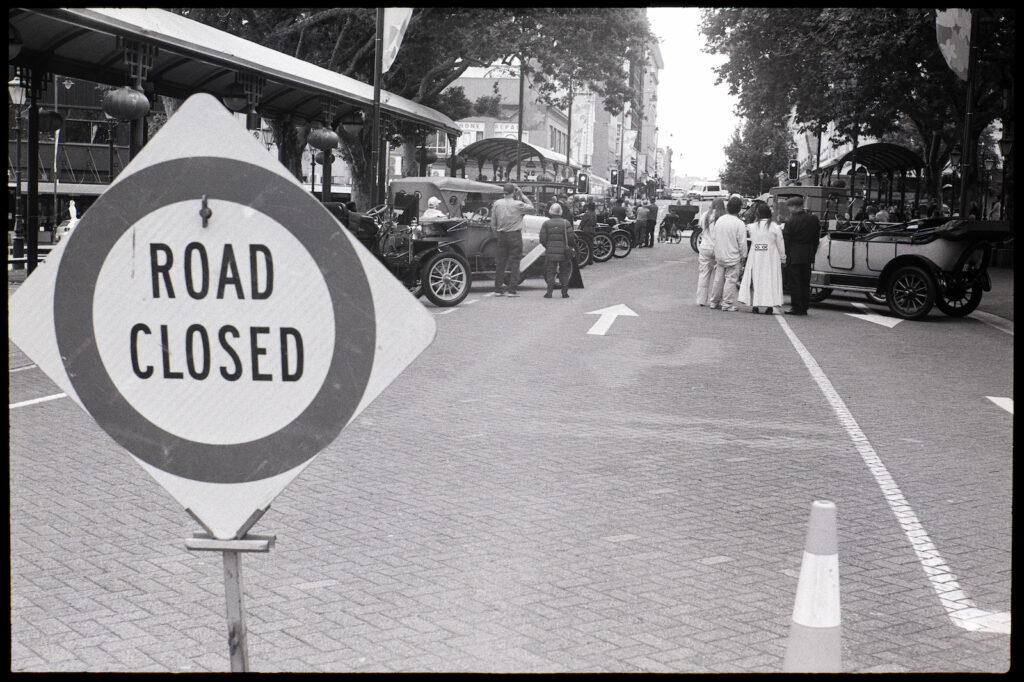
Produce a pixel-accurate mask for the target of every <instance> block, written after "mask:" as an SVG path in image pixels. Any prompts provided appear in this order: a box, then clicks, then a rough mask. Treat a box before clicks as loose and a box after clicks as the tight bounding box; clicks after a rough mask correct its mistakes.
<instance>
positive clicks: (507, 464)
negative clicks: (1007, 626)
mask: <svg viewBox="0 0 1024 682" xmlns="http://www.w3.org/2000/svg"><path fill="white" fill-rule="evenodd" d="M695 270H696V260H695V254H693V252H692V251H691V250H690V249H689V247H688V246H687V245H685V244H683V245H660V244H659V245H657V246H656V248H654V249H641V250H639V251H636V252H634V254H632V255H631V256H629V257H628V258H626V259H622V260H619V259H613V261H611V262H609V263H605V264H600V265H594V266H591V267H588V268H586V269H584V270H583V271H582V274H583V279H584V282H585V284H586V288H585V289H582V290H573V291H572V292H571V294H572V298H570V299H569V300H561V299H558V298H556V299H552V300H545V299H542V298H541V293H542V284H541V283H540V282H539V281H534V280H531V281H530V282H528V283H527V285H526V286H524V287H523V288H522V293H523V296H522V297H521V298H519V299H508V298H495V297H493V296H488V295H484V294H483V292H485V291H487V290H488V289H487V288H486V287H485V286H483V285H480V286H477V287H476V289H475V293H472V294H471V295H470V298H469V299H467V301H465V302H464V303H463V304H462V305H460V306H458V307H457V308H452V309H437V308H433V307H431V308H430V310H431V311H432V312H434V313H435V314H436V315H437V317H436V318H435V319H436V321H437V326H438V331H437V337H436V339H435V341H434V343H433V344H432V345H431V346H430V347H429V348H428V349H427V350H426V352H424V353H423V355H421V356H420V358H418V359H417V361H416V362H415V363H414V364H413V365H412V366H411V367H410V368H409V369H408V370H407V371H406V372H405V373H404V374H402V375H401V376H400V377H399V378H398V379H397V380H396V381H395V382H394V383H393V384H392V385H391V386H390V387H389V388H388V389H387V390H386V391H385V392H384V393H383V394H382V395H381V396H380V397H379V398H378V399H377V400H376V401H375V402H374V403H373V404H371V405H370V407H369V408H368V409H367V410H366V411H365V412H364V413H363V414H362V415H361V416H360V417H359V418H358V419H357V420H356V421H355V422H353V424H351V425H350V426H349V427H348V428H347V429H346V430H345V431H344V432H343V433H342V435H341V437H340V438H339V439H338V440H337V441H336V442H335V443H333V444H332V445H331V446H329V447H328V448H327V449H326V450H324V451H323V452H322V453H321V454H320V455H319V457H318V458H317V459H316V460H315V461H314V462H313V463H312V464H311V465H310V466H309V468H308V469H307V470H306V471H304V472H303V473H302V474H301V475H300V476H299V477H298V478H297V479H296V480H295V481H294V482H293V483H292V484H291V485H290V486H289V487H288V488H287V489H286V490H285V491H284V492H283V493H282V494H281V495H280V496H279V497H278V498H277V499H276V500H275V502H274V504H273V505H272V507H271V509H270V510H269V512H268V513H267V514H266V516H265V517H264V518H263V519H261V520H260V522H259V523H258V524H257V526H256V528H255V529H254V532H256V533H263V534H274V535H276V536H277V544H276V546H275V547H274V548H273V549H272V550H271V551H270V553H269V554H246V555H244V556H243V573H244V580H245V599H246V617H247V625H248V633H249V658H250V665H251V668H252V669H253V670H255V671H261V672H281V671H293V672H294V671H316V672H324V671H360V672H364V671H375V672H390V671H475V672H604V671H608V672H633V671H643V672H686V673H695V672H777V671H779V670H781V665H782V657H783V655H784V652H785V646H786V637H787V634H788V630H789V626H790V619H791V614H792V608H793V599H794V596H795V592H796V584H797V577H798V575H799V571H800V562H801V557H802V552H803V544H804V539H805V537H804V536H805V533H806V527H807V520H808V515H809V509H810V504H811V502H812V501H813V500H814V499H830V500H832V501H834V502H835V503H836V505H837V508H838V533H839V566H840V584H841V591H842V637H843V667H844V670H846V671H855V672H935V671H945V672H1001V671H1004V670H1007V669H1008V668H1009V664H1010V647H1009V639H1010V638H1009V637H1008V636H1007V635H1005V634H998V633H992V632H970V631H966V630H964V629H962V628H959V627H957V626H955V625H954V624H953V622H952V621H951V619H950V618H949V617H948V615H947V612H946V610H945V609H944V606H943V602H942V601H941V600H940V599H939V598H938V597H937V596H936V587H935V584H934V582H933V581H930V580H929V578H928V574H927V573H926V572H925V571H924V570H923V569H922V565H921V563H920V562H919V560H918V557H917V556H915V553H914V551H913V546H912V544H911V542H910V540H909V539H908V536H907V534H906V533H905V532H904V529H902V528H901V526H900V524H899V523H897V519H896V517H894V515H893V511H892V510H891V509H890V507H889V505H888V503H887V500H886V497H885V496H884V495H883V494H882V492H881V491H880V489H879V486H878V484H877V482H876V480H875V478H873V476H872V472H871V471H869V468H868V467H867V466H866V465H865V461H864V460H863V459H862V457H861V455H860V454H858V450H857V449H856V447H855V446H854V444H853V443H851V440H850V437H849V435H848V433H847V432H846V431H844V429H843V427H842V425H841V424H840V422H839V421H838V420H837V417H836V414H835V413H834V411H833V409H832V408H831V407H830V406H829V404H828V403H826V401H825V400H824V398H823V396H822V392H821V390H819V388H818V387H817V386H816V385H815V383H814V381H813V379H812V378H811V376H810V374H809V372H808V369H807V367H806V366H805V365H804V361H803V360H802V359H801V357H800V356H799V355H798V354H797V352H795V350H794V346H793V345H792V344H791V342H790V341H789V339H788V337H787V335H786V333H785V330H786V328H788V329H790V331H791V332H792V333H793V334H794V335H795V336H796V337H797V338H798V339H799V340H800V341H801V343H802V344H803V345H804V346H805V347H806V349H807V352H808V353H809V354H810V355H811V356H813V357H814V359H815V360H816V361H817V363H818V364H819V365H820V367H821V370H822V371H823V372H824V374H825V375H827V376H828V378H829V379H830V380H831V382H832V383H833V385H834V386H835V390H836V393H837V394H838V396H839V397H840V398H841V399H842V400H843V401H844V404H845V405H846V406H847V407H848V408H849V411H850V413H851V414H852V415H853V417H854V418H855V419H856V420H857V423H858V424H859V426H860V428H861V429H863V433H864V435H865V437H866V438H867V440H868V441H870V443H871V445H872V446H873V448H874V450H875V451H876V452H877V453H878V456H879V457H880V458H881V459H882V460H883V461H884V463H885V465H886V466H887V467H888V471H889V473H890V474H891V476H892V478H893V479H894V480H895V481H896V482H897V484H898V485H899V486H900V489H901V491H902V493H903V495H905V496H906V499H907V501H908V503H909V504H910V505H912V506H913V510H914V512H915V513H916V515H917V518H919V519H920V521H921V526H922V527H923V528H925V529H927V532H928V533H929V537H930V539H931V540H932V542H933V543H934V544H935V546H936V547H937V548H938V550H939V551H940V552H941V555H942V559H943V560H944V561H945V562H946V563H947V564H948V565H949V567H950V569H951V570H952V571H953V573H954V574H955V575H953V578H954V579H955V580H957V581H958V583H959V585H960V587H961V588H962V589H963V591H964V592H965V593H966V594H967V595H969V596H970V598H971V599H973V601H974V602H975V603H976V604H977V606H978V607H979V608H981V609H986V610H989V611H992V612H1007V611H1009V609H1010V582H1011V575H1010V566H1011V561H1010V558H1011V551H1010V548H1011V540H1010V538H1011V522H1012V483H1011V476H1010V474H1011V471H1012V466H1011V457H1012V445H1011V443H1012V433H1011V429H1012V416H1011V415H1009V414H1007V413H1006V412H1004V411H1003V410H1001V409H999V408H998V407H997V406H995V405H994V404H993V403H992V402H990V401H988V400H986V399H985V396H1007V397H1011V398H1012V395H1013V384H1012V374H1013V372H1012V369H1013V367H1012V365H1013V350H1012V349H1013V337H1012V333H1007V332H1005V331H1001V330H999V329H996V328H994V327H992V326H989V325H988V324H985V323H983V322H982V321H978V320H974V319H964V320H954V319H952V318H945V317H944V316H942V315H940V314H938V313H933V314H932V315H930V316H929V318H928V319H927V320H925V321H923V322H916V323H915V322H902V323H900V324H899V325H898V326H896V327H895V328H893V329H888V328H885V327H882V326H878V325H873V324H871V323H869V322H865V321H863V320H858V319H856V317H855V316H854V315H850V314H847V313H855V312H857V311H856V310H855V309H854V308H853V307H852V306H850V305H849V304H848V303H844V301H843V300H842V299H840V298H837V299H836V300H832V299H830V300H829V301H828V302H826V303H825V304H822V305H821V306H815V307H814V308H812V310H811V315H810V316H808V317H807V318H798V319H796V320H794V319H793V318H781V319H779V318H776V319H773V318H770V317H767V316H757V317H755V316H753V315H750V314H749V313H734V314H726V313H722V312H715V311H708V310H706V309H702V308H698V307H696V306H694V305H693V304H692V302H691V300H692V299H691V297H692V290H693V284H694V282H695V280H696V271H695ZM994 275H995V276H994V280H995V288H994V291H993V292H990V294H991V295H990V294H986V297H985V299H984V300H983V302H982V308H981V310H983V311H987V312H989V313H990V314H993V315H998V316H1000V317H1003V318H1005V319H1009V320H1012V317H1013V315H1012V305H1013V296H1012V292H1013V284H1012V282H1013V280H1012V270H1003V269H999V270H997V271H995V272H994ZM10 290H11V289H10V287H9V292H10ZM616 303H625V304H626V305H628V306H630V308H632V309H633V310H634V311H636V312H637V313H638V317H636V318H629V317H623V318H619V319H618V320H617V321H616V322H615V323H614V324H613V326H612V327H611V329H610V330H609V331H608V333H607V334H606V335H604V336H598V335H588V334H587V330H588V328H590V326H591V325H592V324H593V323H594V322H595V321H596V320H597V317H596V316H593V315H587V314H586V313H588V312H589V311H593V310H598V309H600V308H602V307H606V306H609V305H614V304H616ZM878 310H879V311H881V309H878ZM1010 329H1011V331H1012V325H1011V327H1010ZM8 366H9V370H10V374H9V376H10V384H11V387H10V389H9V400H10V402H11V403H12V404H13V403H16V402H20V401H25V400H29V399H34V398H38V397H43V396H49V395H53V394H55V393H57V389H56V388H55V387H54V385H53V384H52V383H51V382H50V381H49V380H48V379H47V378H45V377H44V376H43V375H42V374H41V373H40V372H39V371H38V370H37V369H34V368H32V367H31V361H30V360H28V359H27V358H26V357H25V356H24V355H23V354H22V353H21V351H20V350H19V349H18V348H16V347H15V346H13V344H12V345H10V350H9V355H8ZM10 446H11V455H10V458H11V459H10V489H11V498H10V504H11V508H10V521H11V524H10V541H11V647H12V650H11V668H12V670H14V671H91V672H106V671H110V672H120V671H151V672H164V671H171V672H181V671H195V672H200V671H226V670H228V667H229V664H228V655H227V646H226V639H227V635H226V619H225V612H224V608H225V607H224V587H223V570H222V566H221V560H220V555H219V554H217V553H211V552H189V551H187V550H186V549H185V548H184V539H185V538H186V537H188V536H190V535H191V534H192V532H193V531H194V530H197V528H196V525H195V523H194V522H193V521H191V520H190V519H189V517H188V516H187V515H186V514H185V512H184V511H183V510H182V509H181V508H180V506H179V505H178V504H177V503H176V502H175V501H174V500H173V499H172V498H171V497H170V496H169V495H168V494H167V493H165V492H164V491H163V489H161V488H160V487H159V486H158V485H156V483H155V482H153V481H152V480H151V479H150V478H149V477H148V476H146V475H145V474H144V473H143V470H142V469H141V468H140V467H139V466H137V465H136V463H135V462H134V461H133V460H132V458H131V457H130V456H128V455H127V454H126V453H125V452H124V451H123V450H121V449H120V448H119V447H118V446H116V445H115V444H114V442H113V441H112V440H111V439H110V438H109V437H108V436H107V435H106V434H105V433H104V432H103V431H101V430H100V429H99V428H98V427H97V426H96V424H95V423H94V422H93V421H92V419H91V418H90V417H89V416H87V415H86V414H84V413H83V412H82V411H81V410H79V409H78V408H77V406H75V405H74V404H73V403H71V402H70V401H69V400H67V399H57V400H51V401H47V402H41V403H37V404H33V405H31V406H27V407H22V408H17V409H11V410H10Z"/></svg>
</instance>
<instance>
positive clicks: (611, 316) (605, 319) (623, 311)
mask: <svg viewBox="0 0 1024 682" xmlns="http://www.w3.org/2000/svg"><path fill="white" fill-rule="evenodd" d="M586 314H587V315H600V316H601V317H599V318H598V319H597V322H595V323H594V326H593V327H591V328H590V329H589V330H587V333H588V334H598V335H599V336H604V333H605V332H606V331H608V329H609V327H611V326H612V322H614V321H615V318H616V317H618V316H619V315H626V316H627V317H639V315H637V314H636V313H634V312H633V311H632V310H630V309H629V306H626V305H624V304H622V303H619V304H618V305H613V306H609V307H607V308H601V309H600V310H591V311H590V312H589V313H586Z"/></svg>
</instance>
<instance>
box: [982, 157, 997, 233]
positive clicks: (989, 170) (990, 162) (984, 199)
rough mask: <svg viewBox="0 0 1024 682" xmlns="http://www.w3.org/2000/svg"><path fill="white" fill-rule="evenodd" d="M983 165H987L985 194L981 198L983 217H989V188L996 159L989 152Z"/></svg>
mask: <svg viewBox="0 0 1024 682" xmlns="http://www.w3.org/2000/svg"><path fill="white" fill-rule="evenodd" d="M982 165H984V166H985V194H984V196H983V197H982V199H981V217H982V218H983V219H986V220H987V219H988V188H989V183H990V182H991V181H992V169H993V168H994V167H995V165H996V160H995V159H993V158H992V157H991V156H989V155H988V154H986V155H985V160H984V161H982Z"/></svg>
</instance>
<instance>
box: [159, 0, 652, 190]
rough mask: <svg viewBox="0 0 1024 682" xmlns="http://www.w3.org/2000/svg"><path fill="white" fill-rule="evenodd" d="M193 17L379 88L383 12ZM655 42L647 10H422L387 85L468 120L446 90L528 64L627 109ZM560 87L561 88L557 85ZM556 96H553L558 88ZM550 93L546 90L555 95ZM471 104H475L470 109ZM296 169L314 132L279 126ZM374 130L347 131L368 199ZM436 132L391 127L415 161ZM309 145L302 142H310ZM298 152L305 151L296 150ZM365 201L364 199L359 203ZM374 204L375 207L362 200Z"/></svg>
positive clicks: (265, 11)
mask: <svg viewBox="0 0 1024 682" xmlns="http://www.w3.org/2000/svg"><path fill="white" fill-rule="evenodd" d="M174 11H176V12H178V13H180V14H183V15H185V16H188V17H189V18H191V19H194V20H196V21H200V22H202V23H204V24H209V25H211V26H215V27H216V28H219V29H221V30H224V31H227V32H229V33H232V34H235V35H238V36H241V37H243V38H246V39H248V40H252V41H254V42H256V43H259V44H261V45H265V46H267V47H271V48H273V49H275V50H278V51H281V52H284V53H286V54H289V55H292V56H294V57H297V58H299V59H303V60H306V61H308V62H311V63H314V64H317V65H319V66H322V67H324V68H327V69H330V70H332V71H336V72H338V73H341V74H344V75H346V76H350V77H352V78H355V79H357V80H361V81H363V82H370V83H372V82H373V70H374V68H373V66H374V65H373V60H374V35H375V21H376V9H375V8H373V7H336V8H253V7H232V8H191V9H177V10H174ZM648 39H652V38H651V37H650V30H649V27H648V25H647V21H646V17H645V14H644V11H643V9H642V8H641V9H630V8H619V9H614V8H587V9H580V8H568V7H566V8H542V7H537V8H530V7H513V8H471V7H417V8H415V9H414V11H413V14H412V19H411V20H410V22H409V26H408V28H407V29H406V33H405V37H404V39H403V42H402V46H401V50H400V51H399V53H398V57H397V58H396V60H395V62H394V64H393V65H392V67H391V69H390V70H389V71H388V72H387V73H385V74H384V76H383V79H382V87H383V88H384V89H385V90H388V91H389V92H392V93H395V94H397V95H401V96H402V97H405V98H407V99H410V100H412V101H414V102H419V103H421V104H424V105H426V106H429V107H433V108H435V109H437V110H439V111H441V112H442V113H444V114H446V115H448V116H450V117H452V118H461V117H463V116H465V115H466V114H465V112H466V106H467V104H468V102H466V98H465V95H464V94H463V95H461V97H460V96H459V94H454V93H453V94H446V88H448V86H449V85H451V83H453V82H454V81H455V80H456V79H457V78H458V77H459V76H461V75H462V74H463V73H465V71H466V69H468V68H469V67H470V66H477V65H487V64H492V63H497V62H504V63H506V64H511V63H513V62H515V61H517V60H519V58H520V57H521V56H522V57H524V58H525V60H526V63H527V65H528V68H529V69H530V70H531V73H532V77H533V78H534V80H535V81H537V82H538V83H539V84H540V85H541V86H542V87H548V86H546V85H545V84H546V83H547V81H548V80H549V79H551V78H554V77H558V76H559V75H560V74H562V73H570V74H571V75H572V77H573V78H576V79H578V80H579V82H580V83H583V84H586V85H587V86H588V87H589V88H591V89H592V90H593V91H594V92H597V93H598V94H599V95H601V96H602V97H603V99H604V102H605V106H606V108H608V109H609V110H610V111H618V110H620V109H621V107H622V106H623V102H625V101H627V100H628V98H629V97H631V96H632V94H633V93H632V91H631V90H630V88H629V78H628V73H627V72H626V70H625V68H624V63H625V59H626V57H627V56H628V55H631V54H633V53H632V52H631V50H635V49H636V46H637V45H642V44H643V43H644V41H645V40H648ZM555 87H557V86H555ZM549 89H553V88H549ZM547 91H548V90H545V92H547ZM470 106H472V105H471V104H470ZM274 127H275V132H280V133H281V135H280V136H279V137H278V139H279V140H285V139H287V140H289V145H288V147H289V148H287V149H286V148H283V147H279V148H280V154H281V160H282V162H284V163H285V165H286V166H288V167H289V168H292V169H293V172H295V169H296V168H297V161H296V159H295V157H296V156H298V155H301V150H302V145H304V144H305V141H304V137H305V134H306V133H308V128H306V129H305V131H303V130H302V129H301V128H302V127H301V126H300V130H298V131H294V130H291V128H294V127H295V126H293V125H291V124H290V123H288V122H274ZM369 128H370V126H369V125H366V126H364V130H363V132H362V133H361V134H359V135H357V136H353V135H348V134H346V133H344V132H343V131H342V130H338V131H337V132H338V134H339V136H340V137H341V139H342V144H341V150H340V151H341V155H342V157H343V158H344V159H345V160H346V161H347V162H348V163H349V165H350V166H351V167H352V170H353V175H354V178H355V180H356V184H357V185H358V187H353V191H354V194H356V195H361V196H362V197H365V196H366V194H367V193H368V191H369V190H370V188H371V187H372V182H373V171H372V169H370V165H371V155H372V144H371V140H370V137H371V135H370V131H369ZM431 132H433V131H431V130H428V129H425V128H423V127H421V126H415V125H411V124H408V123H403V122H398V121H394V120H388V121H386V134H387V136H388V139H389V141H390V142H391V143H392V144H404V146H405V148H406V153H407V156H409V155H412V154H415V152H414V150H415V147H416V145H418V144H422V141H423V139H424V137H425V136H426V135H427V134H429V133H431ZM300 140H301V143H300ZM295 144H298V146H297V147H295V146H294V145H295ZM358 201H359V198H358V196H357V202H358ZM362 203H363V204H365V202H362Z"/></svg>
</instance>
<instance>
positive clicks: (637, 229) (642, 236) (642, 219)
mask: <svg viewBox="0 0 1024 682" xmlns="http://www.w3.org/2000/svg"><path fill="white" fill-rule="evenodd" d="M650 215H651V211H650V209H649V208H647V205H646V204H640V206H639V207H638V208H637V209H636V220H634V221H633V241H634V242H636V243H637V244H638V245H639V246H638V248H641V249H642V248H644V247H645V246H646V245H647V241H646V240H647V218H648V217H649V216H650Z"/></svg>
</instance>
